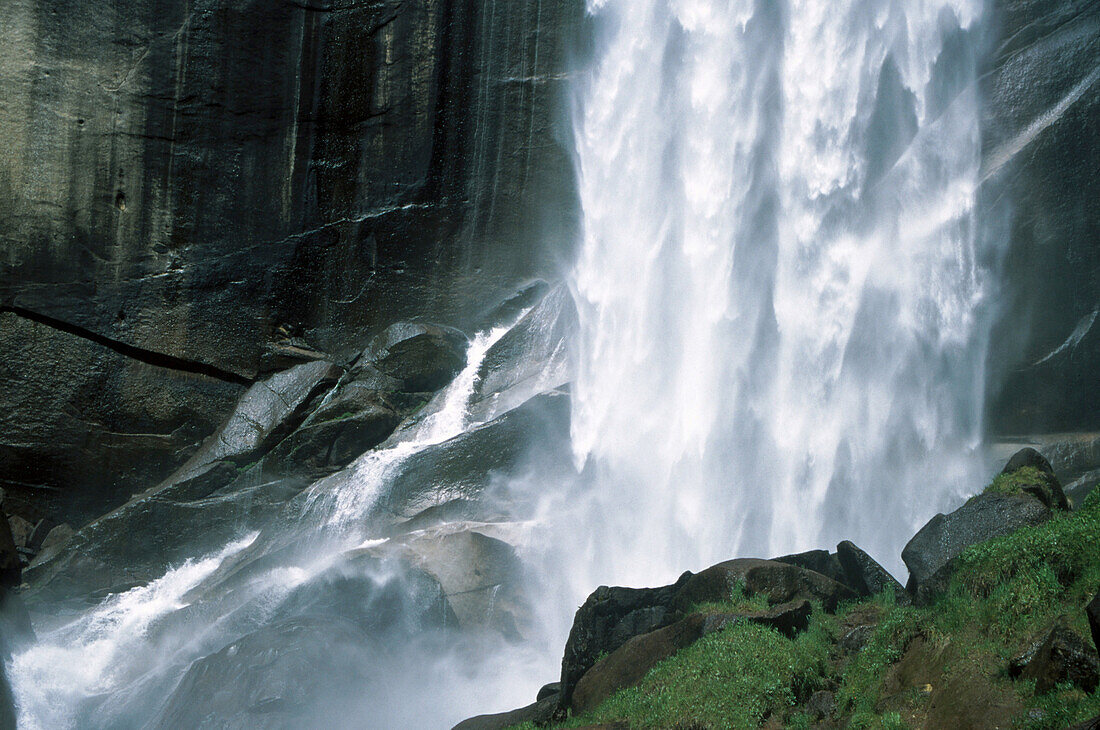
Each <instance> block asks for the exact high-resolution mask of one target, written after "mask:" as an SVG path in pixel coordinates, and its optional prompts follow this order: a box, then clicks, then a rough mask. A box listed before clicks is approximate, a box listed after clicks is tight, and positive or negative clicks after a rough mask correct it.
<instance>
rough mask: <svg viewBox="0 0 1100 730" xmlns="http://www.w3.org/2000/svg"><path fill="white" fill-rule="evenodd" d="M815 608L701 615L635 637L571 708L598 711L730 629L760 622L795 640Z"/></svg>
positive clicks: (800, 605) (588, 677) (602, 665)
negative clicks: (655, 671)
mask: <svg viewBox="0 0 1100 730" xmlns="http://www.w3.org/2000/svg"><path fill="white" fill-rule="evenodd" d="M810 610H811V609H810V602H809V601H806V600H802V601H797V602H793V603H788V604H783V605H781V606H777V607H776V608H774V609H773V610H771V611H767V612H764V613H732V614H720V613H697V614H693V615H691V616H688V617H687V618H684V619H682V620H680V621H677V622H676V623H674V624H672V625H671V626H666V627H665V628H663V629H658V630H656V631H651V632H649V633H646V634H641V635H639V636H635V637H633V638H631V639H629V640H628V641H627V642H626V643H625V644H623V645H622V646H620V647H619V648H618V649H616V650H615V651H613V652H611V653H610V654H608V655H607V656H605V657H603V658H602V659H600V660H599V661H598V662H596V663H595V664H594V665H593V666H592V668H591V669H589V670H588V671H587V672H585V673H584V675H583V676H582V677H581V678H580V680H579V681H578V682H577V686H576V688H575V689H574V690H573V695H572V700H571V703H572V704H571V709H572V710H573V712H574V713H578V714H579V713H583V712H588V711H589V710H593V709H595V708H596V707H598V706H599V705H600V703H601V702H603V701H604V700H606V699H607V698H608V697H610V696H611V695H613V694H614V693H615V692H617V691H619V690H620V689H624V688H626V687H632V686H634V685H635V684H637V683H638V682H640V681H641V680H642V678H643V677H645V675H646V674H647V673H648V672H649V670H650V669H652V668H653V667H655V666H657V664H658V663H660V662H662V661H664V660H665V659H668V658H669V657H671V656H673V655H674V654H676V653H677V652H679V651H680V650H681V649H684V648H686V647H688V646H691V645H692V644H694V643H695V642H696V641H698V640H699V639H701V638H703V637H704V636H706V635H707V634H712V633H714V632H716V631H720V630H722V629H724V628H726V627H727V626H731V625H734V624H739V623H755V624H760V625H763V626H771V627H773V628H775V629H777V630H778V631H779V632H780V633H783V634H785V635H786V636H788V637H793V636H794V635H795V634H797V633H798V632H800V631H803V630H805V629H806V626H807V624H808V623H809V620H810Z"/></svg>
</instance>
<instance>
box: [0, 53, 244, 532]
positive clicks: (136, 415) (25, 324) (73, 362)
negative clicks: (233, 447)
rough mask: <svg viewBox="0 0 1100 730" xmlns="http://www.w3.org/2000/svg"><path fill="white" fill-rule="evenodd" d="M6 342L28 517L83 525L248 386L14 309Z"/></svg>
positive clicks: (193, 440) (7, 427) (8, 471)
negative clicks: (151, 359)
mask: <svg viewBox="0 0 1100 730" xmlns="http://www.w3.org/2000/svg"><path fill="white" fill-rule="evenodd" d="M2 53H3V51H0V54H2ZM2 164H3V162H0V165H2ZM2 196H3V192H2V191H0V197H2ZM2 225H3V224H2V223H0V226H2ZM2 267H3V265H2V264H0V270H2ZM4 283H5V282H4V278H3V275H2V274H0V289H2V288H3V286H4ZM0 308H2V301H0ZM0 342H3V343H4V351H5V357H4V358H3V360H0V405H2V407H0V481H2V482H3V483H4V485H5V487H6V495H5V509H6V510H7V511H9V512H14V513H17V514H20V515H22V516H24V517H25V518H27V519H28V520H29V521H30V522H36V521H37V520H38V519H40V518H42V517H43V516H46V515H50V516H51V517H53V518H54V519H55V520H57V521H63V522H69V523H71V524H83V523H85V522H87V521H88V520H90V519H93V518H95V517H97V516H99V515H100V514H103V512H105V511H107V510H109V509H111V508H113V507H115V506H117V505H119V504H122V503H123V502H125V501H126V500H127V499H129V498H130V496H131V495H132V494H133V493H135V492H139V491H142V490H145V489H147V488H148V487H149V486H150V485H152V484H157V483H158V482H160V481H162V480H163V479H165V478H166V477H167V476H168V475H169V474H170V473H171V472H172V471H174V470H175V469H177V468H178V467H179V466H180V465H181V464H183V462H185V461H186V460H187V458H188V457H189V456H191V455H192V454H193V453H194V451H195V449H196V448H197V446H198V445H199V443H200V442H201V441H202V439H203V438H205V437H207V436H209V435H210V434H211V433H213V432H214V430H215V429H216V428H217V427H218V425H219V424H220V423H221V422H222V421H224V419H225V418H226V416H227V415H228V414H229V412H230V411H231V410H232V409H233V404H234V403H236V401H237V399H238V398H239V397H240V395H241V394H242V393H243V392H244V390H245V387H244V386H242V385H241V384H239V383H233V382H225V381H223V380H219V379H217V378H214V377H209V376H204V375H201V374H196V373H189V372H179V371H176V370H173V369H170V368H162V367H156V366H154V365H150V364H148V363H145V362H141V361H138V360H134V359H133V358H128V357H126V356H124V355H122V354H119V353H117V352H114V351H113V350H110V349H107V348H104V347H101V346H99V345H96V344H95V343H91V342H89V341H87V340H85V339H82V338H80V337H76V336H74V335H71V334H69V333H66V332H61V331H59V330H57V329H54V328H52V327H49V326H47V325H45V324H41V323H37V322H33V321H30V320H27V319H24V318H22V317H19V316H17V315H15V314H11V313H4V312H0Z"/></svg>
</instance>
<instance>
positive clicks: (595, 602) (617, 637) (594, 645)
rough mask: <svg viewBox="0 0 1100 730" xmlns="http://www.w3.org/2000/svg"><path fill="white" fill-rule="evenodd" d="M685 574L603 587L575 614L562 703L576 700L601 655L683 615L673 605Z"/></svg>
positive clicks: (563, 665) (565, 661) (567, 647)
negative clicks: (653, 582)
mask: <svg viewBox="0 0 1100 730" xmlns="http://www.w3.org/2000/svg"><path fill="white" fill-rule="evenodd" d="M691 576H692V574H691V573H684V574H683V575H682V576H680V579H679V580H678V581H676V582H675V583H673V584H672V585H668V586H663V587H661V588H610V587H608V586H600V587H599V588H597V589H596V590H595V591H593V592H592V594H591V595H589V596H588V599H587V600H585V602H584V604H583V605H581V607H580V608H579V609H577V613H576V615H575V616H574V617H573V627H572V629H571V630H570V631H569V639H568V641H566V644H565V654H564V656H563V657H562V663H561V686H562V702H563V704H565V705H566V706H568V705H569V704H570V703H571V702H572V698H573V689H574V688H575V687H576V684H577V681H578V680H579V679H580V678H581V677H582V676H583V675H584V673H585V672H587V671H588V670H589V669H590V668H591V667H592V665H593V664H595V663H596V659H597V657H599V656H600V655H601V654H606V653H610V652H613V651H615V650H616V649H618V648H619V647H620V646H622V645H623V644H625V643H626V642H627V641H628V640H629V639H631V638H632V637H634V636H638V635H639V634H645V633H649V632H650V631H654V630H656V629H659V628H662V627H664V626H667V625H669V624H671V623H673V622H674V621H676V620H677V619H679V618H680V614H678V613H677V612H676V611H674V610H673V609H672V608H671V605H672V602H673V601H674V600H675V598H676V595H677V593H678V592H679V591H680V589H681V588H682V587H683V586H684V585H685V584H686V583H687V581H688V580H689V579H690V578H691Z"/></svg>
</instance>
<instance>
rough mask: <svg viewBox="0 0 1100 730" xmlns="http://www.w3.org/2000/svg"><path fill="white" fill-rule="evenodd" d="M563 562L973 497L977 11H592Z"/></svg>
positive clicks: (892, 527)
mask: <svg viewBox="0 0 1100 730" xmlns="http://www.w3.org/2000/svg"><path fill="white" fill-rule="evenodd" d="M589 11H590V12H591V13H592V14H593V15H594V16H595V19H596V21H597V29H598V30H597V34H598V38H597V47H598V54H597V59H596V61H595V64H594V67H593V69H592V71H591V73H590V74H589V75H588V76H587V77H585V78H584V79H583V80H582V81H581V82H580V83H579V84H578V92H577V105H576V109H577V111H576V114H575V134H576V140H577V165H578V178H579V186H580V198H581V202H582V206H583V222H584V239H583V242H582V247H581V252H580V256H579V259H578V261H577V263H576V266H575V269H574V272H573V277H572V283H573V288H574V292H575V297H576V300H577V303H578V308H579V316H580V321H581V326H580V336H579V343H578V350H579V362H578V377H577V380H576V385H575V390H574V394H575V402H574V422H573V436H574V449H575V453H576V456H577V459H578V462H579V463H582V464H587V466H588V469H589V473H590V474H592V475H593V476H592V478H593V480H594V482H595V484H594V486H595V489H594V490H593V491H594V492H595V494H596V496H595V497H594V500H595V503H594V504H593V505H592V506H591V507H590V509H589V510H588V513H587V514H588V517H587V519H582V521H581V524H582V529H583V532H581V533H580V534H587V535H588V538H587V542H586V543H584V544H583V545H582V547H581V550H582V551H584V552H586V555H585V556H584V559H582V560H580V561H579V562H580V563H582V564H586V565H589V566H591V574H580V575H578V579H579V581H581V582H582V583H583V584H584V585H586V586H592V585H597V584H598V583H600V582H603V581H614V582H616V583H624V582H625V583H626V584H642V583H653V582H654V581H657V580H667V579H670V578H672V577H675V575H676V574H677V573H678V572H679V571H682V570H684V569H698V568H700V567H703V566H705V565H706V564H708V563H710V562H714V561H717V560H722V559H726V558H729V557H732V556H735V555H760V556H764V557H767V556H769V555H776V554H780V553H782V552H787V551H793V550H797V549H809V548H816V547H828V546H829V545H831V544H834V543H835V542H836V541H837V540H840V539H853V540H855V541H857V542H858V543H860V544H861V545H862V546H863V547H864V548H865V549H867V550H869V551H870V552H872V554H874V555H876V557H879V558H880V559H881V560H882V561H883V562H884V563H885V564H887V565H888V567H890V568H892V569H894V570H895V571H896V572H899V573H900V572H901V570H900V560H899V559H898V554H899V552H900V548H901V545H902V544H903V542H904V540H905V539H906V537H907V536H908V535H911V534H912V532H913V530H914V529H915V527H916V526H918V525H919V524H920V523H921V522H922V521H923V520H924V519H927V517H929V516H930V515H931V514H932V513H933V512H934V511H935V509H936V508H937V507H941V506H943V504H944V503H945V502H946V501H947V500H948V499H949V498H950V497H951V496H952V495H954V494H956V493H958V492H959V491H960V490H961V489H962V488H963V487H964V486H971V487H972V486H973V484H974V483H976V482H975V481H974V480H975V479H976V478H979V479H980V469H981V463H980V461H981V460H980V458H979V455H978V453H977V448H978V446H979V440H980V426H981V423H980V414H981V407H982V402H981V399H982V385H983V376H982V371H981V368H982V357H981V353H982V351H983V341H984V338H985V337H986V330H987V324H986V321H985V318H984V317H983V314H982V306H981V305H982V296H983V282H984V278H983V277H984V274H983V271H982V270H981V269H980V268H979V266H978V265H977V264H976V263H975V262H976V260H977V259H978V257H977V256H976V250H975V249H976V246H977V244H976V240H975V220H974V206H975V193H976V188H977V185H978V175H979V163H980V139H979V129H978V102H977V90H976V85H975V65H976V63H975V55H976V51H975V46H976V40H975V36H976V34H977V33H976V29H977V26H978V24H979V22H980V11H981V3H980V2H978V1H977V0H939V1H931V2H928V1H926V2H916V1H915V0H894V1H887V0H844V1H836V0H828V1H826V0H812V1H811V0H791V1H789V2H773V1H772V0H760V1H759V2H755V3H753V2H736V3H735V2H728V1H722V0H590V2H589Z"/></svg>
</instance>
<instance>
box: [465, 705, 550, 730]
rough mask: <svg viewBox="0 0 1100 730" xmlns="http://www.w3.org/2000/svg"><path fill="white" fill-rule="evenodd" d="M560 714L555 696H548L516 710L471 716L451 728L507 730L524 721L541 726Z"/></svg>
mask: <svg viewBox="0 0 1100 730" xmlns="http://www.w3.org/2000/svg"><path fill="white" fill-rule="evenodd" d="M560 715H561V711H560V709H559V707H558V701H557V698H556V697H548V698H544V699H541V700H538V701H536V702H534V703H533V704H530V705H528V706H527V707H521V708H520V709H518V710H512V711H510V712H499V713H496V714H494V715H478V716H477V717H471V718H469V719H468V720H463V721H462V722H460V723H458V724H457V725H455V726H454V728H452V730H507V728H510V727H513V726H515V725H522V724H523V723H526V722H531V723H535V724H536V725H540V726H541V725H543V724H545V723H548V722H550V721H551V720H552V719H554V718H555V717H558V716H560Z"/></svg>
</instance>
